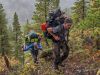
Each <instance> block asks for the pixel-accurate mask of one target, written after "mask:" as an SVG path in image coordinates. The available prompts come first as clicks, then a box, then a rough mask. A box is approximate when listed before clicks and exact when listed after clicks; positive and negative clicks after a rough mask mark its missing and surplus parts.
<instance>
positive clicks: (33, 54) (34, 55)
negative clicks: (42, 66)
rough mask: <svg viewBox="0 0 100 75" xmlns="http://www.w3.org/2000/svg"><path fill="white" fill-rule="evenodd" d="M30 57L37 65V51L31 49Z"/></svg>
mask: <svg viewBox="0 0 100 75" xmlns="http://www.w3.org/2000/svg"><path fill="white" fill-rule="evenodd" d="M31 55H32V57H33V58H34V63H37V61H38V49H37V50H35V49H34V48H32V49H31Z"/></svg>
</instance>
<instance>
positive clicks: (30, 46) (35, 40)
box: [23, 29, 42, 63]
mask: <svg viewBox="0 0 100 75" xmlns="http://www.w3.org/2000/svg"><path fill="white" fill-rule="evenodd" d="M41 38H42V35H41V34H39V33H36V32H34V31H33V30H31V29H30V31H29V33H28V35H27V36H26V38H25V46H24V47H23V50H24V51H28V50H30V51H31V55H32V57H33V58H34V63H38V60H37V58H38V52H39V50H42V45H41Z"/></svg>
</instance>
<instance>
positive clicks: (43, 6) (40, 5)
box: [33, 0, 60, 24]
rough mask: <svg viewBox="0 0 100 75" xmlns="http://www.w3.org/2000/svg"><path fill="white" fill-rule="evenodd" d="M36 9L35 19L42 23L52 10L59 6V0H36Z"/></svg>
mask: <svg viewBox="0 0 100 75" xmlns="http://www.w3.org/2000/svg"><path fill="white" fill-rule="evenodd" d="M36 2H37V3H36V5H35V6H36V11H35V12H34V15H33V20H35V22H36V23H38V24H41V23H43V22H45V21H46V19H47V16H48V13H49V11H50V10H53V9H56V8H58V7H59V2H60V1H59V0H36Z"/></svg>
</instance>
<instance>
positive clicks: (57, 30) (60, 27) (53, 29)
mask: <svg viewBox="0 0 100 75" xmlns="http://www.w3.org/2000/svg"><path fill="white" fill-rule="evenodd" d="M63 29H64V27H63V25H59V26H56V27H49V28H47V31H48V32H49V33H51V32H52V33H57V32H61V31H62V30H63Z"/></svg>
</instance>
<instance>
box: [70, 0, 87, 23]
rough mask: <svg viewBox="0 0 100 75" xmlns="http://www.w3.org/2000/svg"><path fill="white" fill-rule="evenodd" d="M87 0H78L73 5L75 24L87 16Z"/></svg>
mask: <svg viewBox="0 0 100 75" xmlns="http://www.w3.org/2000/svg"><path fill="white" fill-rule="evenodd" d="M86 8H87V7H86V1H85V0H77V1H76V2H75V3H74V6H73V7H72V10H73V19H74V22H75V24H76V23H78V22H80V21H81V20H84V18H85V17H86Z"/></svg>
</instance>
